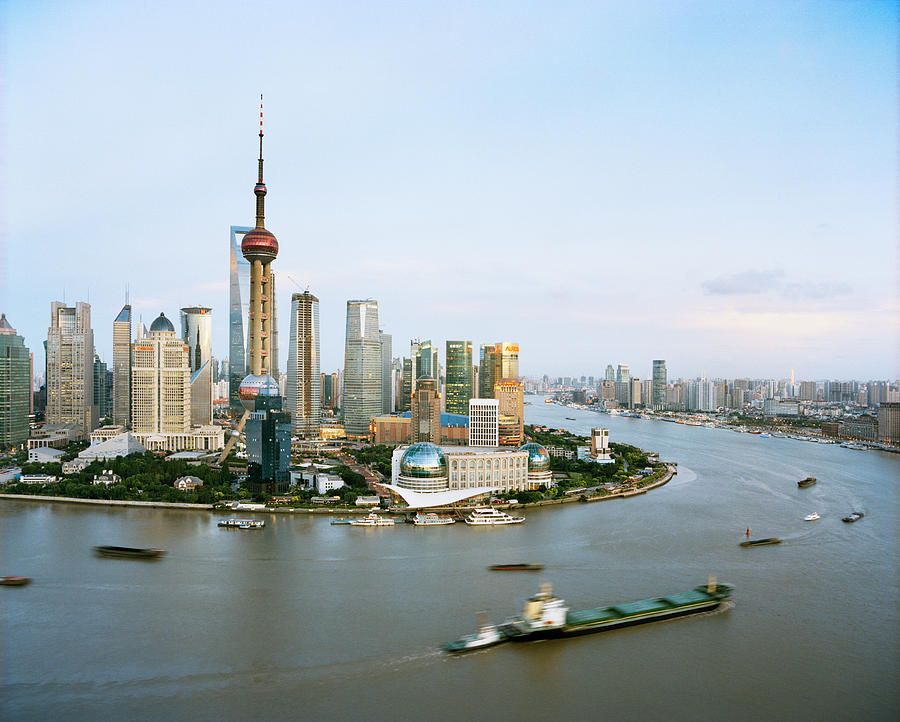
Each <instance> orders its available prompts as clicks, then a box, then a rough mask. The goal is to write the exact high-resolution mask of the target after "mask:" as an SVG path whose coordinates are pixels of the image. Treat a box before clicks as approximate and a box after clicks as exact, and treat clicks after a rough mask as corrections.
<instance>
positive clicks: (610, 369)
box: [604, 364, 616, 381]
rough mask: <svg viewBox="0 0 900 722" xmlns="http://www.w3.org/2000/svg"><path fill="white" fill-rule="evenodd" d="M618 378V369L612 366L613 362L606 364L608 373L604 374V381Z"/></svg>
mask: <svg viewBox="0 0 900 722" xmlns="http://www.w3.org/2000/svg"><path fill="white" fill-rule="evenodd" d="M615 380H616V371H615V369H614V368H613V367H612V364H606V375H605V376H604V381H615Z"/></svg>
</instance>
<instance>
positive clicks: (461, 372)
mask: <svg viewBox="0 0 900 722" xmlns="http://www.w3.org/2000/svg"><path fill="white" fill-rule="evenodd" d="M446 389H447V391H446V398H445V399H444V408H445V409H446V411H447V413H450V414H468V413H469V399H471V398H472V342H471V341H447V380H446Z"/></svg>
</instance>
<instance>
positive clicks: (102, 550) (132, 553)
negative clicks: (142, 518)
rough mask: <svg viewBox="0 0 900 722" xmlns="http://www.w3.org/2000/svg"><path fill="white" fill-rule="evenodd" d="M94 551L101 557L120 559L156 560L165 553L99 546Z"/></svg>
mask: <svg viewBox="0 0 900 722" xmlns="http://www.w3.org/2000/svg"><path fill="white" fill-rule="evenodd" d="M94 551H95V552H97V554H99V555H100V556H102V557H116V558H120V559H158V558H159V557H161V556H162V555H163V554H165V553H166V552H165V551H164V550H162V549H137V548H135V547H115V546H99V547H94Z"/></svg>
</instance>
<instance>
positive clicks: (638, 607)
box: [500, 581, 733, 641]
mask: <svg viewBox="0 0 900 722" xmlns="http://www.w3.org/2000/svg"><path fill="white" fill-rule="evenodd" d="M732 589H733V587H732V586H731V585H729V584H716V583H715V582H714V581H711V582H710V583H709V584H706V585H703V586H699V587H694V589H692V590H691V591H688V592H679V593H677V594H670V595H669V596H666V597H655V598H653V599H641V600H638V601H635V602H623V603H621V604H615V605H613V606H610V607H600V608H597V609H583V610H579V611H574V612H572V611H569V608H568V607H567V606H566V603H565V602H564V601H563V600H562V599H560V598H558V597H554V596H553V595H552V593H551V590H550V585H549V584H545V585H543V587H542V589H541V591H540V592H538V593H537V594H535V595H534V596H533V597H531V598H530V599H529V600H528V601H527V602H526V603H525V609H524V610H523V612H522V615H521V616H520V617H514V618H512V619H509V620H507V621H506V622H505V623H504V624H502V625H500V631H501V632H503V634H504V635H505V636H506V637H507V638H508V639H510V640H512V641H527V640H530V639H537V638H541V637H563V636H571V635H576V634H591V633H593V632H602V631H605V630H607V629H616V628H618V627H627V626H631V625H635V624H643V623H645V622H655V621H659V620H663V619H672V618H674V617H682V616H686V615H688V614H698V613H700V612H708V611H711V610H713V609H716V608H717V607H718V606H719V605H720V604H722V602H723V601H725V600H726V599H728V597H730V596H731V592H732Z"/></svg>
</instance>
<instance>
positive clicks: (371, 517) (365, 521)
mask: <svg viewBox="0 0 900 722" xmlns="http://www.w3.org/2000/svg"><path fill="white" fill-rule="evenodd" d="M350 526H394V520H393V519H388V518H387V517H384V516H380V515H378V514H376V513H375V512H374V511H373V512H372V513H371V514H368V515H366V516H364V517H363V518H362V519H354V520H353V521H351V522H350Z"/></svg>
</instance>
